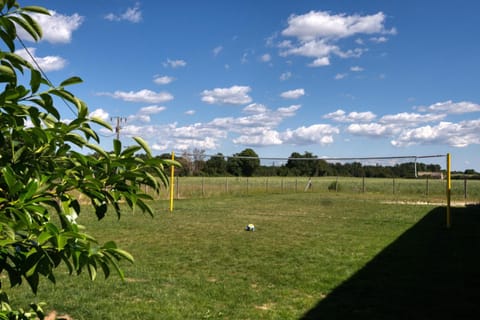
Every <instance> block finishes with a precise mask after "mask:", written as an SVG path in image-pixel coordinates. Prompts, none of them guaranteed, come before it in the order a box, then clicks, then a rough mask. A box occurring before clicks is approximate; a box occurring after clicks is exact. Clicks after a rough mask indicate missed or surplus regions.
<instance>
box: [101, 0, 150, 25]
mask: <svg viewBox="0 0 480 320" xmlns="http://www.w3.org/2000/svg"><path fill="white" fill-rule="evenodd" d="M105 19H107V20H109V21H128V22H132V23H138V22H140V21H142V11H141V10H140V3H138V2H137V3H136V4H135V6H133V7H131V8H127V10H125V12H123V13H120V14H114V13H109V14H107V15H105Z"/></svg>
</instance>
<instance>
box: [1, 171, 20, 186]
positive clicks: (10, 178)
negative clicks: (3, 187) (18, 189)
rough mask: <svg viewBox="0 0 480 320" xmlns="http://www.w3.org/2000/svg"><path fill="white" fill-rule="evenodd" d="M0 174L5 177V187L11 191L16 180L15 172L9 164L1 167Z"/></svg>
mask: <svg viewBox="0 0 480 320" xmlns="http://www.w3.org/2000/svg"><path fill="white" fill-rule="evenodd" d="M1 171H2V175H3V177H4V179H5V182H6V184H7V187H8V188H9V189H10V191H12V190H13V189H14V187H15V184H16V182H17V178H16V177H15V173H14V172H13V170H12V168H10V166H5V167H3V168H2V169H1Z"/></svg>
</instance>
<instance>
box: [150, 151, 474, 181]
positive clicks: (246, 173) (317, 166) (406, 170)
mask: <svg viewBox="0 0 480 320" xmlns="http://www.w3.org/2000/svg"><path fill="white" fill-rule="evenodd" d="M158 157H160V158H167V159H169V158H171V154H166V153H165V154H162V155H160V156H158ZM175 160H177V161H178V162H180V163H181V164H182V167H181V168H177V169H176V174H177V175H179V176H210V177H218V176H237V177H252V176H308V177H321V176H347V177H367V178H393V177H397V178H415V177H416V173H418V172H422V171H423V172H445V170H443V169H442V168H441V166H440V165H439V164H425V163H420V162H405V163H401V164H395V165H380V164H375V165H370V164H368V165H367V164H362V163H361V162H359V161H354V162H343V163H342V162H335V163H333V162H328V161H326V160H324V159H321V158H318V157H317V156H316V155H314V154H313V153H311V152H308V151H305V152H304V153H303V154H301V153H298V152H293V153H292V154H291V155H290V157H289V158H288V160H287V161H286V162H285V163H283V164H280V165H274V164H272V165H264V164H261V161H260V158H259V157H258V155H257V153H256V152H255V151H254V150H253V149H251V148H247V149H245V150H243V151H242V152H240V153H236V154H233V155H232V156H226V155H224V154H222V153H217V154H216V155H213V156H207V155H205V151H204V150H200V149H194V150H193V151H192V152H184V153H183V154H181V155H179V156H176V157H175ZM452 174H457V175H471V176H472V177H477V178H480V175H479V174H478V173H477V172H475V170H473V169H469V170H465V172H455V173H452Z"/></svg>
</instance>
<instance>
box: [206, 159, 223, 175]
mask: <svg viewBox="0 0 480 320" xmlns="http://www.w3.org/2000/svg"><path fill="white" fill-rule="evenodd" d="M226 171H227V161H226V160H225V157H224V156H223V154H221V153H217V154H216V155H215V156H214V157H211V158H210V159H208V160H207V161H205V168H204V172H205V173H206V174H207V175H209V176H221V175H225V173H226Z"/></svg>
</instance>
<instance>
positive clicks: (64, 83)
mask: <svg viewBox="0 0 480 320" xmlns="http://www.w3.org/2000/svg"><path fill="white" fill-rule="evenodd" d="M82 82H83V80H82V79H81V78H80V77H71V78H68V79H66V80H63V81H62V83H60V86H61V87H66V86H69V85H72V84H77V83H82Z"/></svg>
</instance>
